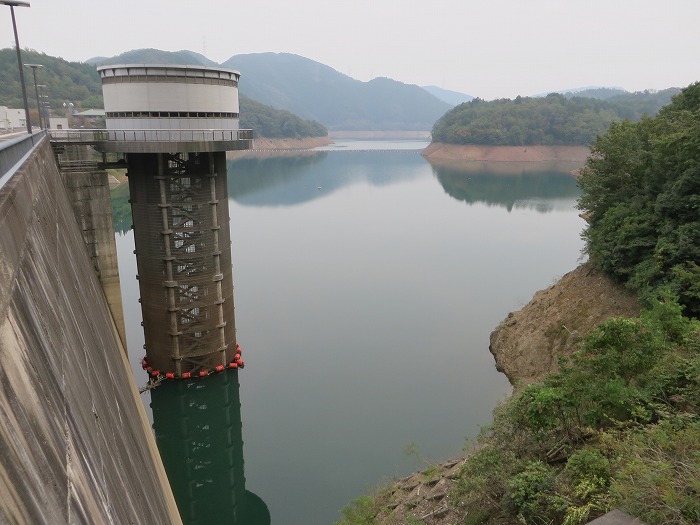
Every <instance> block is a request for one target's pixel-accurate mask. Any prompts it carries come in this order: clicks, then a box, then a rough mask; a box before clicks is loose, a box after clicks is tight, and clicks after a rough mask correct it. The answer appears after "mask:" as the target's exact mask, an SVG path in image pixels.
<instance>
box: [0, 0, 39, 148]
mask: <svg viewBox="0 0 700 525" xmlns="http://www.w3.org/2000/svg"><path fill="white" fill-rule="evenodd" d="M0 4H2V5H9V6H10V13H11V14H12V29H13V30H14V32H15V47H16V48H17V67H18V68H19V83H20V84H21V85H22V100H23V101H24V118H25V119H26V121H27V133H28V134H29V135H31V134H32V124H31V122H30V121H29V103H28V102H27V88H26V87H25V85H24V71H22V53H21V52H20V48H19V37H18V36H17V22H16V21H15V6H17V7H30V6H29V2H23V1H21V0H0Z"/></svg>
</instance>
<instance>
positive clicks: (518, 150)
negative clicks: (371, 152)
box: [421, 142, 590, 166]
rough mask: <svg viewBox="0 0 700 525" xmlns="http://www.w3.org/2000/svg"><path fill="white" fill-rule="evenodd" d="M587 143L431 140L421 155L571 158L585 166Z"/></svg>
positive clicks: (451, 158)
mask: <svg viewBox="0 0 700 525" xmlns="http://www.w3.org/2000/svg"><path fill="white" fill-rule="evenodd" d="M589 154H590V149H589V148H587V147H586V146H487V145H478V144H445V143H442V142H432V143H431V144H430V145H429V146H428V147H427V148H425V149H424V150H423V152H422V153H421V155H423V157H425V158H426V159H428V160H430V161H431V162H433V161H436V162H439V161H468V162H552V161H556V162H571V163H577V164H580V165H581V166H583V164H584V163H585V162H586V159H587V158H588V155H589Z"/></svg>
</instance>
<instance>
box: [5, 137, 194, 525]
mask: <svg viewBox="0 0 700 525" xmlns="http://www.w3.org/2000/svg"><path fill="white" fill-rule="evenodd" d="M0 247H2V248H1V249H0V417H2V420H3V424H2V425H0V495H1V497H0V523H20V524H22V523H27V524H64V523H65V524H68V523H70V524H73V523H86V524H88V523H89V524H99V523H148V524H171V523H175V524H177V523H180V518H179V516H178V514H177V508H176V506H175V502H174V500H173V497H172V493H171V492H170V489H169V487H168V485H167V478H166V475H165V472H164V470H163V467H162V464H161V462H160V458H159V457H158V453H157V449H156V447H155V442H154V440H153V437H152V434H151V432H150V429H149V425H148V421H147V419H146V417H145V413H144V410H143V407H142V405H141V402H140V400H139V398H138V393H137V391H136V388H135V385H134V384H133V381H132V379H131V375H130V370H129V367H128V363H127V362H126V361H125V356H124V352H123V349H122V346H121V343H120V340H119V337H118V336H117V331H116V328H115V324H114V322H113V320H112V317H111V315H110V312H109V308H108V307H107V304H106V301H105V295H104V293H103V291H102V288H101V286H100V283H99V281H98V279H97V276H96V275H95V272H94V270H93V267H92V264H91V262H90V259H89V258H88V256H87V252H86V249H85V245H84V243H83V239H82V237H81V233H80V230H79V227H78V224H77V222H76V219H75V216H74V213H73V210H72V208H71V204H70V203H69V201H68V198H67V196H66V191H65V189H64V187H63V184H62V183H61V177H60V175H59V173H58V169H57V167H56V164H55V162H54V157H53V153H52V151H51V147H50V145H49V141H48V140H44V141H43V142H42V143H41V144H40V145H39V146H38V147H37V148H36V150H35V151H34V153H33V154H32V155H31V157H30V158H29V159H28V160H27V161H26V162H25V163H24V165H23V166H22V168H21V169H20V170H18V171H17V172H16V173H15V174H14V175H13V176H12V178H11V179H10V180H9V181H7V182H6V183H5V185H4V186H3V187H2V188H1V189H0Z"/></svg>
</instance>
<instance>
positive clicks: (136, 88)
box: [98, 64, 252, 378]
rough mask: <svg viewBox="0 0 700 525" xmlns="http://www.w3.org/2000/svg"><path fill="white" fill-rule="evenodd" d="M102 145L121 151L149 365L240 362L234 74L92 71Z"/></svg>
mask: <svg viewBox="0 0 700 525" xmlns="http://www.w3.org/2000/svg"><path fill="white" fill-rule="evenodd" d="M98 71H99V74H100V77H101V79H102V92H103V95H104V104H105V112H106V127H107V131H106V134H107V136H108V139H107V140H105V141H102V142H101V143H100V149H102V151H104V152H118V153H123V154H125V158H126V165H127V169H128V177H129V188H130V197H131V207H132V216H133V222H134V224H133V227H134V240H135V246H136V261H137V268H138V280H139V289H140V294H141V299H140V302H141V309H142V314H143V328H144V335H145V349H146V359H147V362H146V366H147V367H148V368H147V369H148V371H149V372H150V373H151V375H153V376H158V375H166V376H167V377H175V378H177V377H192V376H195V375H206V374H207V373H209V372H210V371H214V370H223V369H224V368H236V367H237V366H238V365H240V364H241V361H240V352H239V349H238V348H237V344H236V329H235V319H234V307H233V276H232V269H231V249H230V244H231V241H230V235H229V212H228V191H227V182H226V178H227V173H226V151H228V150H239V149H248V148H249V147H250V145H251V139H252V132H251V131H250V130H240V129H239V120H238V119H239V106H238V79H239V76H240V75H239V74H238V72H236V71H232V70H229V69H222V68H218V67H217V68H214V67H203V66H177V65H175V66H173V65H143V64H127V65H110V66H102V67H99V68H98Z"/></svg>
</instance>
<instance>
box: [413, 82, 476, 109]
mask: <svg viewBox="0 0 700 525" xmlns="http://www.w3.org/2000/svg"><path fill="white" fill-rule="evenodd" d="M423 89H425V90H426V91H427V92H428V93H430V94H431V95H433V96H434V97H437V98H439V99H440V100H442V101H443V102H447V103H448V104H449V105H450V106H459V105H460V104H461V103H462V102H469V101H470V100H474V97H472V96H471V95H466V94H464V93H460V92H458V91H450V90H449V89H443V88H439V87H437V86H423Z"/></svg>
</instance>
